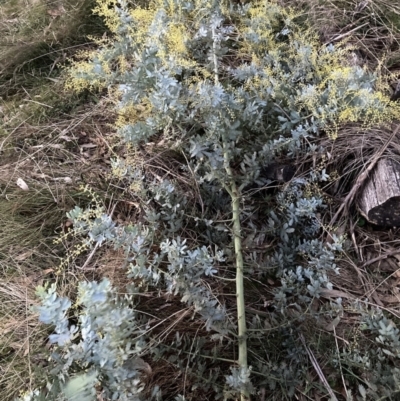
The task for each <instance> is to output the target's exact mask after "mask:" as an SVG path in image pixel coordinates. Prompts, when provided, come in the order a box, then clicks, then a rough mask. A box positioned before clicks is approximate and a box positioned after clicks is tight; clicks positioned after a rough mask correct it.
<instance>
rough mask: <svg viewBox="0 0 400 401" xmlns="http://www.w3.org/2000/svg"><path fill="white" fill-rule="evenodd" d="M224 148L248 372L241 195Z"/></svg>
mask: <svg viewBox="0 0 400 401" xmlns="http://www.w3.org/2000/svg"><path fill="white" fill-rule="evenodd" d="M223 146H224V167H225V171H226V173H227V175H228V177H229V184H228V185H229V189H230V190H229V191H228V192H229V194H230V196H231V199H232V222H233V243H234V248H235V255H236V305H237V319H238V342H239V349H238V351H239V352H238V364H239V367H240V369H244V370H247V328H246V313H245V302H244V285H243V284H244V277H243V253H242V236H241V230H242V228H241V224H240V193H239V190H238V188H237V185H236V183H235V180H234V178H233V173H232V169H231V166H230V163H229V150H228V148H227V144H226V141H225V140H224V141H223ZM240 399H241V401H246V400H249V393H248V391H246V390H243V391H242V392H241V394H240Z"/></svg>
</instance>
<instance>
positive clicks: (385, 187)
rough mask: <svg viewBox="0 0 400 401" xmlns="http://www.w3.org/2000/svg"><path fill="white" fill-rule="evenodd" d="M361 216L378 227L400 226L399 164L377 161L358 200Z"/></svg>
mask: <svg viewBox="0 0 400 401" xmlns="http://www.w3.org/2000/svg"><path fill="white" fill-rule="evenodd" d="M359 208H360V211H361V213H362V215H363V216H364V217H365V218H366V219H367V220H368V221H369V222H371V223H373V224H377V225H380V226H400V164H399V163H397V162H395V161H394V160H391V159H388V158H385V159H381V160H379V162H378V163H377V165H376V167H375V169H374V170H373V172H372V174H371V176H370V178H369V180H368V181H367V182H366V184H365V186H364V188H363V191H362V193H361V195H360V199H359Z"/></svg>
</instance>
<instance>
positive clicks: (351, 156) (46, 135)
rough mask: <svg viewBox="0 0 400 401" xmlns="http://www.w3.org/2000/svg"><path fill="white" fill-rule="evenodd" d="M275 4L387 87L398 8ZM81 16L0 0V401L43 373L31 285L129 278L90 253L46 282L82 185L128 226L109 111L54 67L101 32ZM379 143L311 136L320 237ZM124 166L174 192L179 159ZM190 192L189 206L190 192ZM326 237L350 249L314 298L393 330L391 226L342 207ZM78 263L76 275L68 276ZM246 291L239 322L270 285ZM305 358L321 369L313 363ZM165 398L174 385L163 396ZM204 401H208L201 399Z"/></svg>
mask: <svg viewBox="0 0 400 401" xmlns="http://www.w3.org/2000/svg"><path fill="white" fill-rule="evenodd" d="M281 2H282V3H284V4H288V5H292V6H294V7H295V8H296V9H298V10H300V11H301V12H302V15H303V17H304V18H307V19H309V20H311V22H312V25H314V26H315V27H316V28H317V29H318V31H319V33H320V37H321V41H322V42H326V43H328V42H336V41H339V40H341V39H346V40H348V42H349V43H350V44H351V45H353V46H354V57H355V60H353V61H354V62H357V63H360V64H362V65H367V66H368V67H369V68H376V67H377V65H378V64H379V63H380V62H382V67H381V68H382V71H383V73H388V74H392V77H393V78H392V81H393V84H394V85H396V83H397V78H398V75H399V71H400V6H399V5H398V4H397V3H396V2H395V1H390V0H376V1H372V0H371V1H368V0H365V1H356V0H332V1H325V0H282V1H281ZM91 7H92V2H91V1H90V0H81V1H78V0H76V1H74V0H59V1H50V2H48V1H44V0H5V1H3V2H1V3H0V116H1V119H2V121H1V125H0V394H1V396H2V399H3V400H5V401H11V400H13V399H14V397H15V396H16V395H18V393H19V391H20V390H23V389H30V388H33V387H34V386H35V383H36V381H39V380H40V379H41V377H42V376H41V375H43V371H41V370H40V369H39V368H40V367H41V366H45V365H46V361H47V355H48V347H47V346H46V336H47V334H48V333H47V328H46V327H44V326H43V325H40V324H39V323H38V321H37V316H36V315H35V314H33V313H32V312H31V310H30V307H31V306H33V305H35V304H36V303H37V300H36V298H35V295H34V290H35V287H36V286H37V285H40V284H43V283H44V282H46V281H48V280H54V279H56V280H57V281H58V282H59V283H61V284H62V285H60V288H63V289H64V291H65V292H66V293H73V288H74V285H75V283H76V282H77V281H78V280H80V279H82V278H88V279H98V278H100V277H109V278H110V279H111V280H112V282H113V283H114V284H115V285H116V286H117V287H118V288H120V289H121V291H123V288H124V285H125V284H126V280H127V279H126V276H125V274H124V273H123V271H122V270H121V265H123V263H124V257H123V255H122V254H120V253H118V252H117V251H115V250H111V249H110V250H102V252H100V253H99V254H96V255H95V257H93V258H92V259H90V260H89V261H88V255H87V254H83V255H80V256H79V257H78V259H77V260H73V261H71V265H70V266H69V267H70V268H69V269H64V271H63V272H62V273H61V274H59V275H57V274H56V272H57V268H58V266H59V264H60V261H61V260H63V259H65V257H66V255H67V254H68V251H70V250H71V249H72V248H73V246H74V243H73V241H72V240H64V241H63V242H61V243H57V244H56V243H55V242H54V240H55V239H57V238H59V237H60V235H62V233H63V232H66V231H68V220H67V218H66V212H67V211H69V210H70V209H71V208H72V207H73V206H75V205H80V206H85V205H87V204H89V203H90V202H91V198H90V196H89V195H88V193H87V192H84V191H82V189H81V186H82V184H83V185H85V184H89V185H90V187H91V188H92V189H93V191H95V192H96V193H97V194H98V195H99V197H100V198H101V199H102V202H104V205H105V207H106V208H108V209H109V210H113V212H114V214H113V217H114V218H115V219H117V220H119V221H120V222H122V223H124V222H127V221H128V220H129V219H131V220H134V219H140V210H139V209H138V208H137V204H136V203H135V201H134V193H133V192H131V191H129V190H127V189H126V188H124V187H123V185H122V184H121V183H118V182H115V180H114V181H113V180H111V179H110V174H109V169H110V166H109V165H110V158H111V157H113V156H114V155H115V154H118V153H119V152H121V153H122V152H124V153H125V154H126V152H127V149H126V148H124V147H123V146H122V145H121V144H120V143H118V141H117V140H116V139H115V137H114V132H113V129H112V128H111V125H110V124H111V123H112V121H113V119H114V116H113V115H112V114H111V112H110V108H111V107H110V105H107V104H104V103H103V102H102V99H101V94H98V93H97V94H93V93H89V92H88V93H84V94H83V95H79V96H78V95H74V94H71V93H68V92H67V91H65V89H64V87H63V74H62V66H63V65H64V64H65V63H66V62H67V59H68V58H69V57H73V55H74V54H75V52H76V51H78V50H79V49H82V48H83V47H88V46H93V44H92V43H91V42H90V40H89V39H87V35H88V34H92V35H100V36H101V35H103V33H104V32H105V28H104V26H103V25H102V24H101V22H100V21H99V20H98V19H97V18H95V17H93V16H92V15H91V13H90V9H91ZM388 90H390V89H389V88H388ZM388 135H390V131H389V130H386V131H385V130H383V129H380V130H378V129H377V130H375V131H374V130H372V129H371V130H370V131H369V132H366V131H365V130H364V131H360V129H359V127H357V126H346V127H343V128H342V129H341V130H340V132H339V136H338V138H337V140H336V141H335V142H334V143H333V142H330V141H329V140H328V139H326V138H325V139H321V141H322V142H323V144H324V146H326V148H327V149H329V151H330V154H331V158H330V159H329V160H326V161H325V163H326V168H327V169H328V170H329V171H330V172H336V174H337V180H335V181H334V182H331V183H329V185H328V186H327V187H326V188H324V191H325V192H326V196H327V197H329V199H331V205H330V210H328V211H327V212H326V215H325V216H322V218H324V219H325V220H324V221H326V232H325V233H323V235H324V236H326V237H329V234H330V233H331V232H332V229H333V227H330V226H329V221H330V218H331V217H332V216H333V215H334V214H335V211H336V210H337V208H338V205H340V202H341V201H342V200H343V198H344V197H345V195H346V194H347V193H348V191H349V190H350V189H351V186H352V183H353V182H354V179H355V177H356V176H357V174H359V173H360V172H362V171H363V168H365V165H366V164H367V163H368V161H369V160H370V159H371V158H372V157H373V156H374V154H375V152H377V151H379V148H380V146H381V145H382V144H383V143H384V141H385V138H386V137H387V136H388ZM399 144H400V136H399V137H397V138H396V141H394V142H393V143H392V144H391V146H389V148H388V149H387V151H386V154H387V155H389V156H390V157H392V158H395V159H397V160H398V159H399V155H400V148H399V146H400V145H399ZM133 156H135V157H136V158H137V162H138V163H140V162H144V161H145V162H146V165H147V169H148V171H149V174H153V175H154V176H158V177H164V176H166V175H168V176H174V177H175V178H179V179H180V182H181V184H182V185H186V180H185V177H184V176H182V175H181V176H178V174H180V173H179V169H174V163H179V160H175V159H174V157H171V154H170V153H168V151H167V150H166V149H163V147H162V144H150V146H148V147H146V148H145V149H143V154H141V155H133ZM313 163H315V161H314V160H302V161H301V165H302V167H301V168H300V170H301V169H302V170H303V171H306V170H307V169H308V168H310V167H311V166H312V165H313ZM19 179H20V180H23V183H25V185H26V186H27V187H26V188H25V189H24V188H21V185H18V183H17V182H21V181H18V180H19ZM22 186H23V185H22ZM188 191H189V187H188ZM190 191H191V192H192V195H193V198H196V196H197V194H196V189H195V188H191V189H190ZM335 230H336V231H335V232H336V233H337V234H347V238H348V239H347V241H349V242H350V243H351V244H352V252H350V253H348V254H346V255H344V257H343V258H342V260H341V261H340V265H341V267H342V270H341V271H342V273H341V275H340V276H336V277H332V281H333V283H334V285H335V287H334V290H332V291H331V292H329V291H326V293H325V299H330V298H335V297H338V296H340V297H342V298H343V299H344V300H346V299H354V298H363V299H365V298H367V299H368V302H369V304H371V305H375V306H376V307H379V308H382V309H383V310H385V311H386V312H387V313H388V314H389V315H391V316H392V318H393V319H395V320H396V321H397V322H398V321H400V320H399V319H400V306H399V305H400V302H399V301H400V292H399V289H398V285H399V283H400V264H399V263H400V254H398V253H397V251H398V249H399V247H400V231H399V229H394V228H385V229H384V228H377V227H373V226H371V225H369V224H368V223H366V222H365V220H363V218H362V217H360V216H359V215H358V213H357V209H356V208H355V207H354V205H353V206H352V207H350V208H349V211H346V212H344V213H342V214H341V215H340V217H339V219H338V221H337V222H336V224H335ZM193 235H194V234H193ZM356 260H358V262H355V261H356ZM87 261H88V262H89V263H86V262H87ZM82 265H85V269H83V270H82V269H79V266H82ZM271 285H274V283H273V282H271ZM222 292H225V291H224V288H221V293H222ZM226 292H227V291H226ZM252 294H253V295H252V298H253V302H252V305H251V307H250V308H249V310H250V312H251V310H252V308H254V310H255V311H256V310H257V307H258V306H259V305H258V304H257V302H259V300H260V299H265V298H268V295H267V296H265V294H268V288H265V287H263V288H261V287H260V288H252ZM148 295H149V297H148V299H146V300H144V301H143V302H142V303H141V307H142V308H143V310H144V311H151V310H152V309H154V308H159V307H160V305H158V304H157V302H160V300H157V299H156V298H154V299H153V298H152V297H151V293H149V294H148ZM169 301H170V302H173V301H174V300H173V299H171V300H169ZM323 302H324V300H323V299H321V300H315V304H314V305H312V307H313V308H316V309H317V308H319V307H320V306H322V304H323ZM227 303H228V305H229V303H232V302H231V301H227ZM344 303H345V302H344ZM188 315H190V310H187V309H182V306H181V305H180V304H179V303H177V307H176V314H175V315H174V316H165V319H164V321H161V320H162V319H161V320H160V322H161V323H162V324H161V323H160V326H159V336H162V337H164V338H165V337H167V336H168V335H171V330H172V328H173V327H175V328H176V327H179V331H181V332H183V331H185V330H186V331H189V330H190V331H191V332H193V335H194V336H196V335H197V332H198V330H201V328H200V327H197V326H196V325H193V324H192V322H191V321H190V319H188V317H187V316H188ZM358 323H359V321H358V318H357V315H356V314H353V313H352V311H351V310H347V311H346V313H345V314H344V316H343V317H342V318H341V321H340V322H339V324H338V325H337V326H335V327H333V328H332V327H329V322H327V323H326V326H323V325H322V326H321V327H320V328H319V329H320V333H319V334H318V338H316V337H315V327H312V326H310V332H309V336H308V337H307V341H309V346H310V347H312V345H313V341H316V342H318V341H321V342H323V341H325V340H324V335H329V336H331V335H332V332H334V335H335V338H336V339H339V341H344V342H347V343H353V342H363V341H364V342H365V343H366V344H368V343H369V342H370V339H369V338H368V337H366V336H363V334H361V333H360V332H359V331H358V329H357V328H358ZM267 339H268V338H267V337H266V341H267ZM271 341H272V340H271ZM322 348H323V347H322ZM317 359H318V361H319V365H320V366H321V367H322V369H323V368H324V359H323V356H322V355H320V357H319V358H317ZM172 374H173V372H172V370H171V369H168V367H165V366H158V367H157V370H153V371H152V372H151V374H149V376H148V379H147V380H148V382H151V383H158V384H163V383H164V384H165V383H169V382H171V381H170V377H171V375H172ZM176 374H177V375H178V373H176ZM325 375H326V376H327V377H328V378H329V380H330V382H332V383H335V384H336V388H341V389H342V390H341V391H342V395H343V397H344V396H345V391H346V385H348V386H351V384H349V383H347V384H346V383H341V380H342V379H341V377H340V372H334V371H325ZM176 377H178V376H176ZM177 380H178V379H177ZM309 380H310V382H311V383H314V382H315V383H316V384H315V389H314V390H313V391H310V392H309V393H308V394H309V395H306V391H305V389H297V390H298V392H297V397H298V398H297V399H301V400H309V399H315V400H317V399H321V400H322V399H326V398H323V397H322V396H321V393H322V392H320V391H319V390H318V388H319V386H320V384H318V381H319V378H318V375H317V374H316V373H315V371H310V378H309ZM338 383H339V384H338ZM342 384H343V385H342ZM174 385H176V384H174ZM174 385H173V384H171V386H172V387H174ZM175 390H176V389H175V388H172V389H171V393H174V392H175ZM307 391H309V390H307ZM203 396H204V399H206V397H207V395H203ZM310 396H311V397H313V398H310ZM271 399H272V398H271ZM343 399H344V398H343ZM394 399H395V398H394Z"/></svg>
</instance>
